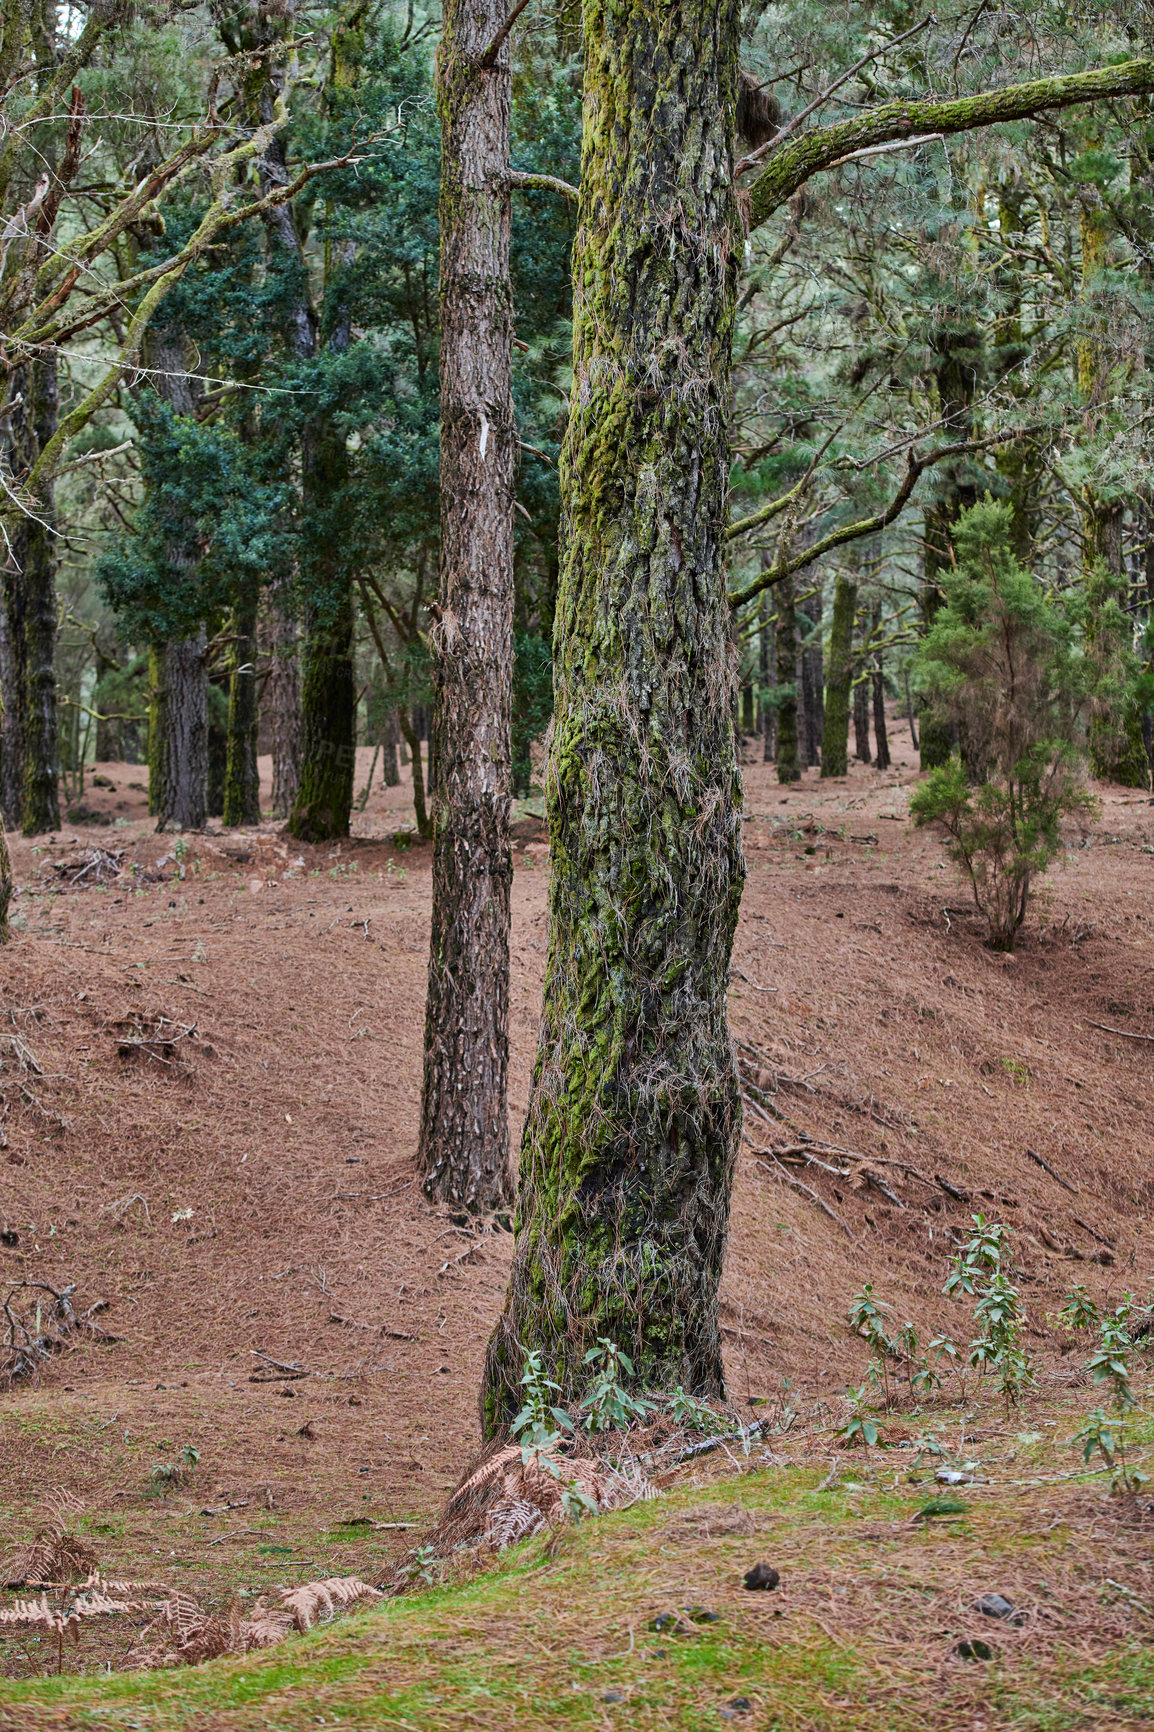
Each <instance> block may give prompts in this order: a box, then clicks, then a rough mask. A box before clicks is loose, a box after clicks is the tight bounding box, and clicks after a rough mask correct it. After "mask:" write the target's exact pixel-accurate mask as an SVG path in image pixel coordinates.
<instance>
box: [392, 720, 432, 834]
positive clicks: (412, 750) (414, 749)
mask: <svg viewBox="0 0 1154 1732" xmlns="http://www.w3.org/2000/svg"><path fill="white" fill-rule="evenodd" d="M397 721H398V722H399V723H400V728H401V738H402V739H403V740H404V742H405V744H406V745H407V746H408V748H409V762H410V763H411V764H412V766H413V811H414V812H415V813H416V818H417V835H418V836H419V837H420V838H421V841H422V842H427V841H428V840H429V838H430V837H431V836H432V834H433V826H432V824H431V823H430V822H429V812H428V807H427V806H426V804H425V771H424V766H423V765H422V763H421V736H420V735H419V734H418V732H417V724H416V721H415V720H414V718H413V716H412V715H411V714H410V712H409V711H408V710H407V709H406V708H405V707H404V706H403V705H400V706H399V707H398V709H397Z"/></svg>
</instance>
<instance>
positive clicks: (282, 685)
mask: <svg viewBox="0 0 1154 1732" xmlns="http://www.w3.org/2000/svg"><path fill="white" fill-rule="evenodd" d="M270 613H271V618H270V627H269V653H270V655H271V657H272V668H271V670H270V672H269V676H268V680H267V682H266V685H265V689H264V706H263V707H264V711H265V715H266V717H267V721H268V732H269V746H270V749H271V753H272V815H273V817H274V818H287V817H288V815H289V813H290V812H291V811H292V809H293V805H294V804H295V802H296V797H297V790H298V788H299V787H300V780H301V733H302V723H301V691H300V664H299V659H298V649H299V645H298V640H297V628H296V621H295V620H294V619H293V618H292V615H291V614H290V613H289V612H288V611H287V609H286V608H285V607H284V606H283V605H282V598H281V597H279V596H278V595H277V593H276V591H275V590H274V592H273V597H272V607H271V610H270Z"/></svg>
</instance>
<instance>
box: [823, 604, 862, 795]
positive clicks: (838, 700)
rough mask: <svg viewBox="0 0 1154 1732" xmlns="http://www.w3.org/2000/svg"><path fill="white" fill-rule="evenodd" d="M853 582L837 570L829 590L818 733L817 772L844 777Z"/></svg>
mask: <svg viewBox="0 0 1154 1732" xmlns="http://www.w3.org/2000/svg"><path fill="white" fill-rule="evenodd" d="M856 607H857V584H856V583H854V582H853V581H852V579H851V578H850V577H848V576H847V575H846V573H845V572H841V571H839V572H838V574H837V577H836V579H835V581H834V589H833V619H832V621H831V622H830V632H829V686H828V688H827V690H828V696H827V699H826V706H825V727H824V728H823V730H822V736H821V773H822V775H823V776H844V775H845V774H846V773H847V771H848V769H849V711H850V687H851V685H852V683H853V620H854V611H855V609H856Z"/></svg>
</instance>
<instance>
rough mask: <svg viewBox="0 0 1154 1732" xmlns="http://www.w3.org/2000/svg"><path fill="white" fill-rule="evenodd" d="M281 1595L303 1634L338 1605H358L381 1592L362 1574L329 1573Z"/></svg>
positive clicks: (329, 1615)
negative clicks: (320, 1580)
mask: <svg viewBox="0 0 1154 1732" xmlns="http://www.w3.org/2000/svg"><path fill="white" fill-rule="evenodd" d="M280 1598H281V1605H282V1606H283V1607H284V1609H285V1610H286V1611H287V1612H289V1613H291V1614H292V1620H293V1624H294V1626H295V1627H296V1629H297V1630H298V1631H300V1632H301V1633H302V1634H303V1633H304V1631H305V1630H311V1629H312V1627H313V1625H314V1624H316V1623H319V1622H320V1620H321V1619H322V1618H331V1617H332V1615H333V1612H334V1611H335V1610H336V1608H337V1607H338V1606H355V1605H356V1603H357V1601H358V1600H367V1599H376V1598H378V1591H377V1589H376V1588H373V1587H370V1586H369V1584H368V1582H362V1581H361V1580H360V1578H359V1577H358V1576H328V1577H327V1578H326V1579H325V1580H324V1581H323V1582H306V1583H305V1584H304V1586H303V1587H302V1588H291V1589H285V1590H284V1591H282V1593H281V1597H280ZM254 1610H255V1608H254Z"/></svg>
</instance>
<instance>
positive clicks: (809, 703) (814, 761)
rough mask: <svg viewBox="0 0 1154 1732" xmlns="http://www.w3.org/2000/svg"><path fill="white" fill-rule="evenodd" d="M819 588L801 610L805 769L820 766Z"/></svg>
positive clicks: (821, 658) (822, 724) (822, 696)
mask: <svg viewBox="0 0 1154 1732" xmlns="http://www.w3.org/2000/svg"><path fill="white" fill-rule="evenodd" d="M821 614H822V598H821V589H820V586H819V588H818V592H817V594H816V596H813V597H811V598H810V600H809V601H808V602H807V603H806V604H805V607H804V608H803V609H801V616H802V618H803V620H804V621H805V636H804V639H803V643H802V649H801V656H800V661H801V668H800V672H801V694H802V717H803V720H804V723H805V755H804V761H805V766H806V769H813V768H814V767H815V766H817V765H818V764H820V763H821V736H822V732H823V730H824V727H825V692H824V687H825V682H824V679H823V669H822V663H823V661H824V659H825V658H824V656H823V654H822V648H821Z"/></svg>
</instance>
